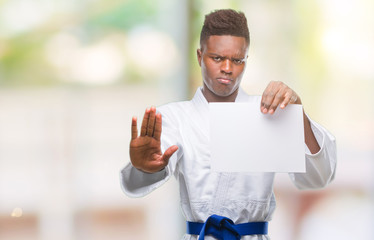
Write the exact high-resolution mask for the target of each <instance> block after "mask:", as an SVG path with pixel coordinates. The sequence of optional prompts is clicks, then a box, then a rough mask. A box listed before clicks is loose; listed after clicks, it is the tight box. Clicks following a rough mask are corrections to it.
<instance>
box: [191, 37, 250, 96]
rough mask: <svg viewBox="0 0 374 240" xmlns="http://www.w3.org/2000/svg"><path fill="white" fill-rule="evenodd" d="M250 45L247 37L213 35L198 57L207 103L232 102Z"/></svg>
mask: <svg viewBox="0 0 374 240" xmlns="http://www.w3.org/2000/svg"><path fill="white" fill-rule="evenodd" d="M247 50H248V44H247V42H246V40H245V38H244V37H235V36H230V35H223V36H216V35H213V36H210V37H209V38H208V40H207V41H206V43H205V44H203V46H201V49H198V50H197V58H198V61H199V65H200V67H201V73H202V77H203V81H204V86H203V94H204V96H205V98H206V99H207V100H208V102H215V101H219V102H232V101H234V100H235V98H236V96H237V93H238V87H239V85H240V82H241V79H242V77H243V74H244V69H245V64H246V60H247V52H248V51H247Z"/></svg>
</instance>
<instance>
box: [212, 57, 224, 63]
mask: <svg viewBox="0 0 374 240" xmlns="http://www.w3.org/2000/svg"><path fill="white" fill-rule="evenodd" d="M213 60H214V61H216V62H220V61H222V58H221V57H213Z"/></svg>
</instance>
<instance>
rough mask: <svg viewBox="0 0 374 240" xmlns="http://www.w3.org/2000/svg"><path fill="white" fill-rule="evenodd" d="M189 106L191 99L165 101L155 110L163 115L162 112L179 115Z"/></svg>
mask: <svg viewBox="0 0 374 240" xmlns="http://www.w3.org/2000/svg"><path fill="white" fill-rule="evenodd" d="M190 107H191V101H180V102H170V103H166V104H164V105H161V106H159V107H158V108H157V110H158V111H159V112H160V113H161V114H163V115H164V114H167V115H170V114H171V115H176V114H178V115H180V114H183V113H184V112H186V110H187V109H188V108H190Z"/></svg>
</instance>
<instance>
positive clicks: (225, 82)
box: [217, 78, 232, 84]
mask: <svg viewBox="0 0 374 240" xmlns="http://www.w3.org/2000/svg"><path fill="white" fill-rule="evenodd" d="M217 81H218V82H219V83H222V84H230V83H231V82H232V79H230V78H217Z"/></svg>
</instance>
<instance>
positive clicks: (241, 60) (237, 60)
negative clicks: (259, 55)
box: [232, 59, 244, 65]
mask: <svg viewBox="0 0 374 240" xmlns="http://www.w3.org/2000/svg"><path fill="white" fill-rule="evenodd" d="M232 61H233V62H234V63H235V64H237V65H240V64H242V63H243V62H244V61H243V59H233V60H232Z"/></svg>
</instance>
